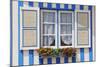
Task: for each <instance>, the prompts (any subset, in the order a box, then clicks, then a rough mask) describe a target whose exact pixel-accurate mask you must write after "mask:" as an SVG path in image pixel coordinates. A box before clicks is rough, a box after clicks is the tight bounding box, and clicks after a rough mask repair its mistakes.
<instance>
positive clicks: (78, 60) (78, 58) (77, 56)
mask: <svg viewBox="0 0 100 67" xmlns="http://www.w3.org/2000/svg"><path fill="white" fill-rule="evenodd" d="M76 62H80V49H77V50H76Z"/></svg>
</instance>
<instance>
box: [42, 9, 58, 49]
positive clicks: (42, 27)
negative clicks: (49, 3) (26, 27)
mask: <svg viewBox="0 0 100 67" xmlns="http://www.w3.org/2000/svg"><path fill="white" fill-rule="evenodd" d="M43 12H54V13H55V23H48V22H47V23H44V22H43ZM41 24H42V25H43V24H55V26H54V27H55V31H54V33H55V34H41V37H42V38H43V36H46V35H47V36H49V35H54V36H55V46H42V44H43V42H42V41H41V47H43V48H54V49H55V48H57V11H56V10H44V9H43V10H41ZM42 29H43V27H42Z"/></svg>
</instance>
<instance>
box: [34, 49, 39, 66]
mask: <svg viewBox="0 0 100 67" xmlns="http://www.w3.org/2000/svg"><path fill="white" fill-rule="evenodd" d="M34 64H36V65H37V64H39V53H38V52H37V51H35V50H34Z"/></svg>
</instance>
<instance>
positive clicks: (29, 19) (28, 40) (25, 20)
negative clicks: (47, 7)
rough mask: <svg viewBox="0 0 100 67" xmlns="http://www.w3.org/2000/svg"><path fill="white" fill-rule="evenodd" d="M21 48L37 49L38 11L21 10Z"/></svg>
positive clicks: (31, 9)
mask: <svg viewBox="0 0 100 67" xmlns="http://www.w3.org/2000/svg"><path fill="white" fill-rule="evenodd" d="M21 19H22V21H21V37H22V38H21V48H22V49H26V50H29V49H36V48H39V9H38V8H22V9H21Z"/></svg>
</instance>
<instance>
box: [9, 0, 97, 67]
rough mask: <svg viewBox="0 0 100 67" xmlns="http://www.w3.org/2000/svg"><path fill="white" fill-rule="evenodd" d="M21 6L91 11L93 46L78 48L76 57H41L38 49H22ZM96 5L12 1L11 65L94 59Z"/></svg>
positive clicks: (74, 61)
mask: <svg viewBox="0 0 100 67" xmlns="http://www.w3.org/2000/svg"><path fill="white" fill-rule="evenodd" d="M20 7H39V8H41V9H43V8H45V9H57V10H60V9H62V10H69V9H71V10H73V11H74V10H89V11H91V31H92V32H91V48H78V49H77V53H76V57H70V58H68V57H56V58H55V57H48V58H41V57H40V56H39V54H38V53H37V51H35V50H29V51H27V50H26V51H23V50H20ZM94 9H95V7H94V6H91V5H87V6H86V5H76V4H60V3H44V2H32V1H31V2H30V1H13V2H12V16H13V18H12V23H11V26H12V29H11V32H13V33H11V62H10V64H11V66H24V65H41V64H60V63H76V62H85V61H90V62H91V61H94V60H95V57H94V33H93V32H94V24H95V23H94V21H95V20H94Z"/></svg>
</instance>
